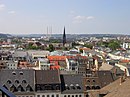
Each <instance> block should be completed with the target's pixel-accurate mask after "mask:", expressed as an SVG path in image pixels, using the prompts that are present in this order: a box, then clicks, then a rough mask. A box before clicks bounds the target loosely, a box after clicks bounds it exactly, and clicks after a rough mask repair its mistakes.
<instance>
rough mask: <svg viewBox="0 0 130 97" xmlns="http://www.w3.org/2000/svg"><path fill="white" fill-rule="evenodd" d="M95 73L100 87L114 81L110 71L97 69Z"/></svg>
mask: <svg viewBox="0 0 130 97" xmlns="http://www.w3.org/2000/svg"><path fill="white" fill-rule="evenodd" d="M97 73H98V77H99V80H100V83H101V86H102V87H104V86H106V85H108V84H110V83H112V82H113V81H114V79H113V75H112V73H111V72H110V71H98V72H97Z"/></svg>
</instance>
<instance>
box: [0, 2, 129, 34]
mask: <svg viewBox="0 0 130 97" xmlns="http://www.w3.org/2000/svg"><path fill="white" fill-rule="evenodd" d="M47 26H48V28H50V29H51V28H52V34H62V33H63V28H64V26H65V27H66V33H67V34H80V33H84V34H95V33H96V34H100V33H103V34H129V35H130V0H0V32H3V33H9V34H34V33H35V34H41V33H43V34H46V33H47Z"/></svg>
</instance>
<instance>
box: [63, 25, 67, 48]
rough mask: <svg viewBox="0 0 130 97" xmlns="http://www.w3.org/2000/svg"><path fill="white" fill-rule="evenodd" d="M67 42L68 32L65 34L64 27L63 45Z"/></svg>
mask: <svg viewBox="0 0 130 97" xmlns="http://www.w3.org/2000/svg"><path fill="white" fill-rule="evenodd" d="M65 43H66V34H65V27H64V32H63V46H65Z"/></svg>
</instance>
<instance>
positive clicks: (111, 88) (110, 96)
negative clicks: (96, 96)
mask: <svg viewBox="0 0 130 97" xmlns="http://www.w3.org/2000/svg"><path fill="white" fill-rule="evenodd" d="M102 92H104V93H105V92H106V93H107V95H106V96H105V97H130V78H126V80H125V81H124V82H123V83H122V84H121V85H120V79H118V80H116V81H114V82H113V83H111V84H109V85H108V86H106V87H104V88H102V89H101V90H100V93H102Z"/></svg>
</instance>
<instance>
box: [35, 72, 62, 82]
mask: <svg viewBox="0 0 130 97" xmlns="http://www.w3.org/2000/svg"><path fill="white" fill-rule="evenodd" d="M35 80H36V84H55V83H60V76H59V71H58V70H36V71H35Z"/></svg>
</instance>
